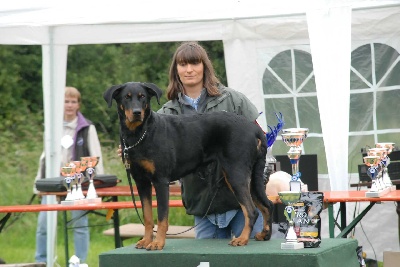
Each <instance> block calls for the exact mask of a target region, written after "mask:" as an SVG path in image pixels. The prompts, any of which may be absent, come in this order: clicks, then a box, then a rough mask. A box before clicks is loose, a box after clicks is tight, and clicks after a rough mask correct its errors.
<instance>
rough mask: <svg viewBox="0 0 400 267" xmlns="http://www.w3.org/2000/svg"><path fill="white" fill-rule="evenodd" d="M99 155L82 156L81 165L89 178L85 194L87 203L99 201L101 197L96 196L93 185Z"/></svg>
mask: <svg viewBox="0 0 400 267" xmlns="http://www.w3.org/2000/svg"><path fill="white" fill-rule="evenodd" d="M99 159H100V157H82V158H81V166H85V169H86V174H87V176H88V178H89V188H88V191H87V194H86V199H87V201H88V203H100V202H101V198H100V197H98V196H97V193H96V189H95V187H94V182H93V179H94V177H95V175H96V171H95V167H96V165H97V164H98V163H99Z"/></svg>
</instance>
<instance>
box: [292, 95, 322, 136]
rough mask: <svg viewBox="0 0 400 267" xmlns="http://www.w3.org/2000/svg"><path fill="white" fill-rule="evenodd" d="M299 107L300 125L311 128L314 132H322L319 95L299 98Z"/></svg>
mask: <svg viewBox="0 0 400 267" xmlns="http://www.w3.org/2000/svg"><path fill="white" fill-rule="evenodd" d="M297 109H298V110H299V123H300V127H305V128H309V130H310V132H313V133H322V128H321V120H320V117H319V109H318V100H317V97H299V98H297Z"/></svg>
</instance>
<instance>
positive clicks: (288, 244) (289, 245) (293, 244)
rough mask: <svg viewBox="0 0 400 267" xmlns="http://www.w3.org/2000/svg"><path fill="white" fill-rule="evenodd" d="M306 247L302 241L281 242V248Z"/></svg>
mask: <svg viewBox="0 0 400 267" xmlns="http://www.w3.org/2000/svg"><path fill="white" fill-rule="evenodd" d="M302 248H304V243H301V242H297V243H295V242H293V243H290V242H286V243H281V249H302Z"/></svg>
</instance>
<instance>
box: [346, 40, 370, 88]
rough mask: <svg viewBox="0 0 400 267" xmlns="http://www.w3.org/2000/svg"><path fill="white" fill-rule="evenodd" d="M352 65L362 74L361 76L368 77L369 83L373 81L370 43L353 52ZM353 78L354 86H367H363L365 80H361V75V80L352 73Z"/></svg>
mask: <svg viewBox="0 0 400 267" xmlns="http://www.w3.org/2000/svg"><path fill="white" fill-rule="evenodd" d="M351 66H352V67H353V68H354V69H355V70H356V71H357V72H358V73H359V74H360V75H361V77H363V78H364V79H366V80H367V82H368V83H370V84H372V83H373V82H372V61H371V45H370V44H366V45H363V46H360V47H358V48H357V49H355V50H354V51H353V52H352V53H351ZM352 74H353V73H352ZM351 78H352V80H351V87H352V88H357V89H361V88H365V86H362V84H363V83H364V82H362V81H361V78H360V77H358V79H359V81H357V79H356V77H353V75H351ZM353 83H354V84H353Z"/></svg>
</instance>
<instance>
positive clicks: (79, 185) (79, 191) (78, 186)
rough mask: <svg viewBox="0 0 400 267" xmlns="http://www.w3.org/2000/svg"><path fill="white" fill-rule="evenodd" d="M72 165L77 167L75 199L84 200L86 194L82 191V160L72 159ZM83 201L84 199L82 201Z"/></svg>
mask: <svg viewBox="0 0 400 267" xmlns="http://www.w3.org/2000/svg"><path fill="white" fill-rule="evenodd" d="M70 166H72V167H75V180H76V181H75V191H76V193H75V199H76V200H84V199H85V196H84V195H83V192H82V182H83V174H82V170H81V162H80V161H72V162H70ZM81 202H83V201H81Z"/></svg>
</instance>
